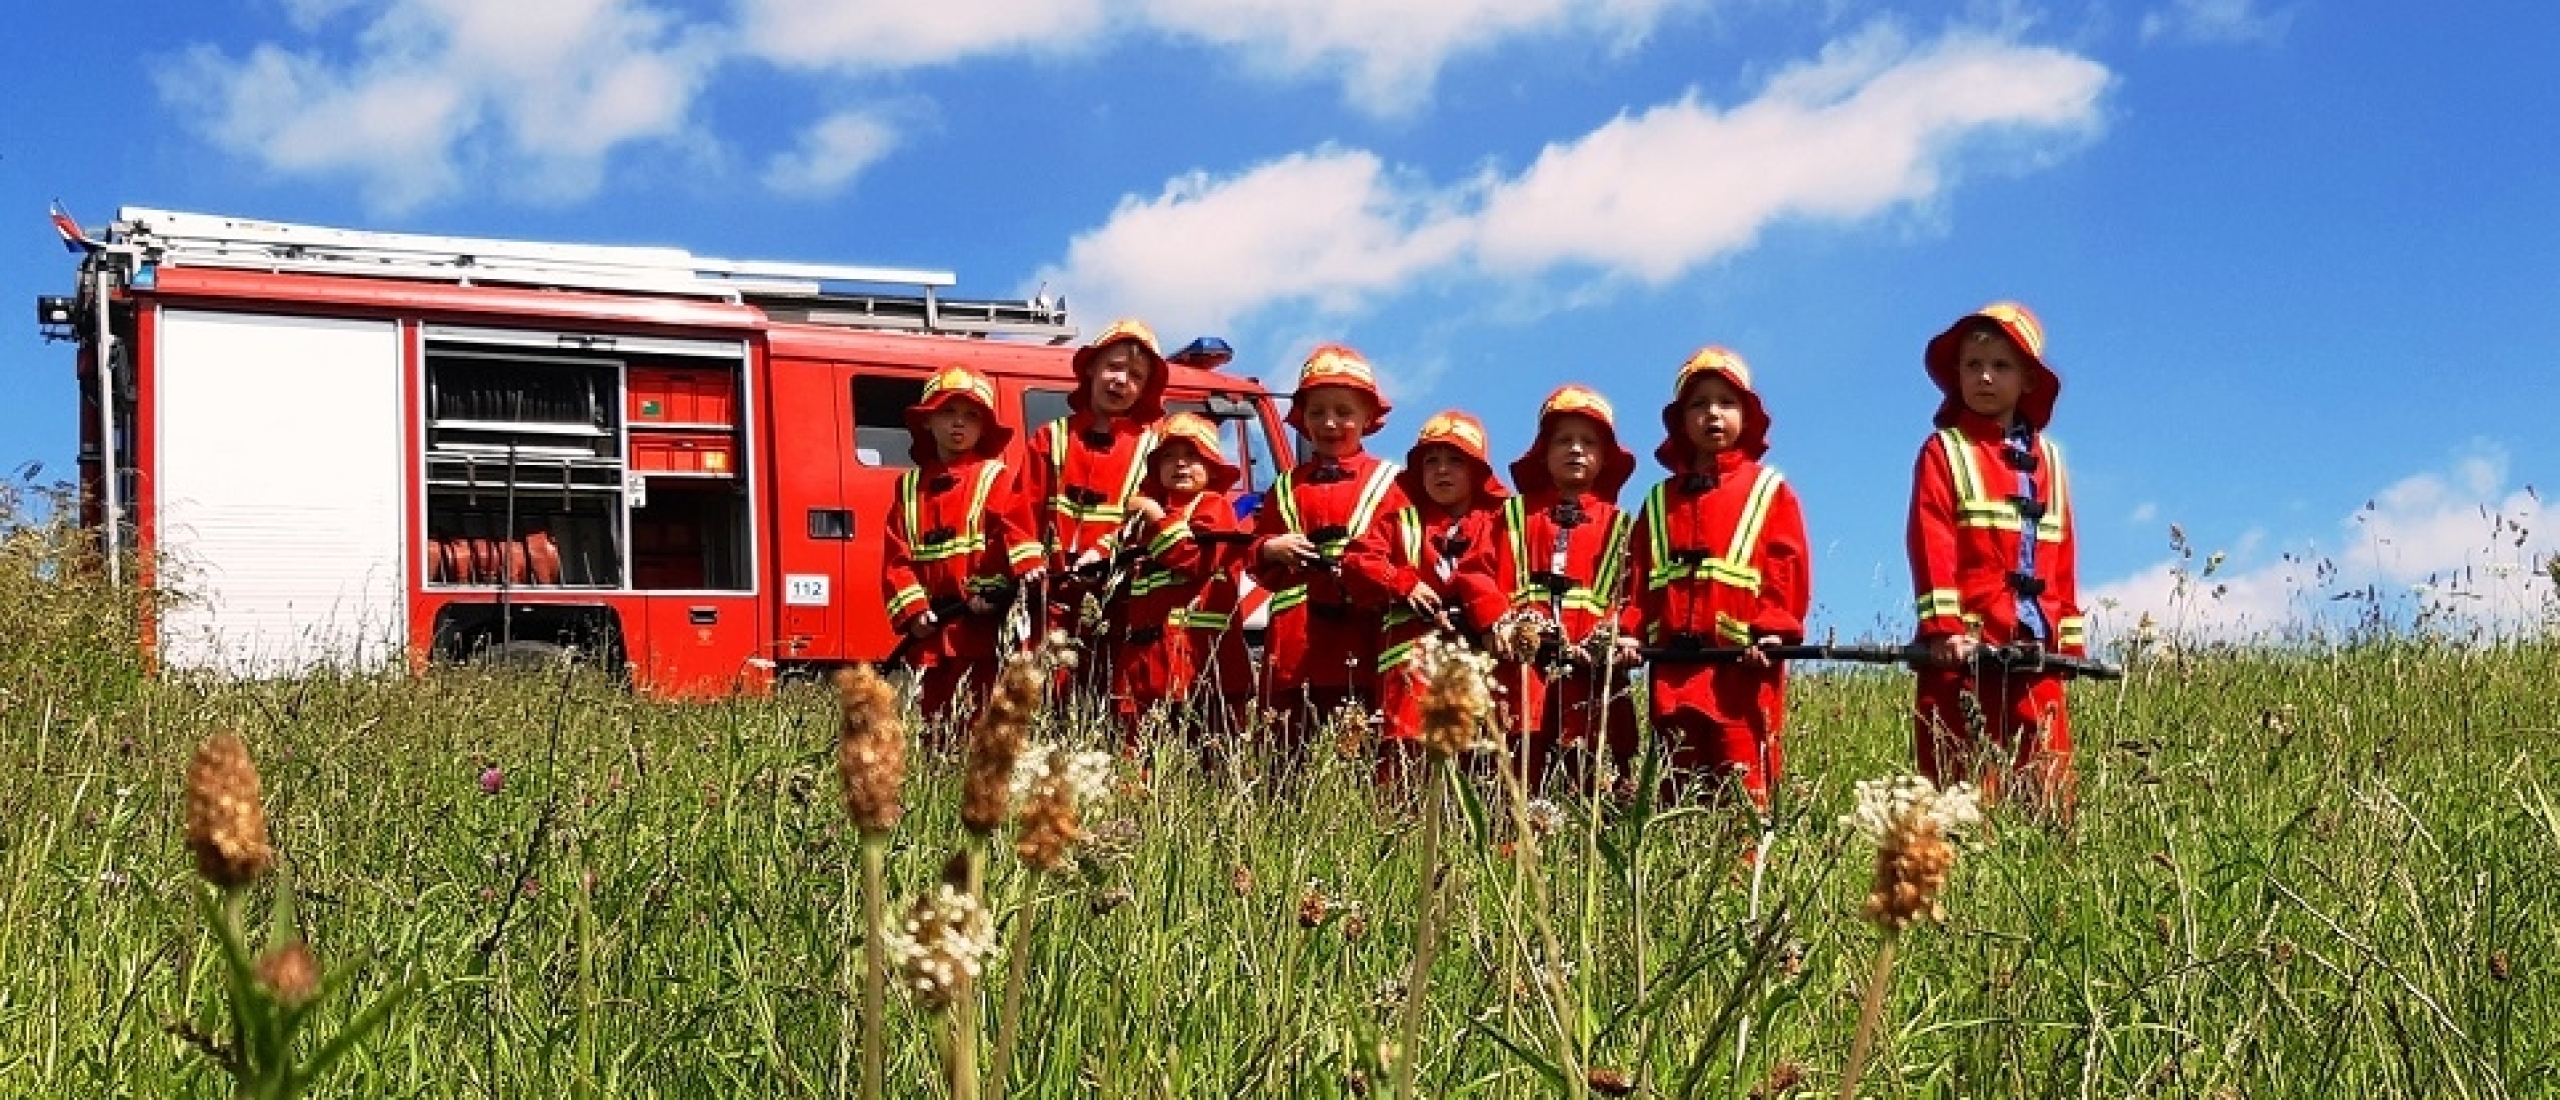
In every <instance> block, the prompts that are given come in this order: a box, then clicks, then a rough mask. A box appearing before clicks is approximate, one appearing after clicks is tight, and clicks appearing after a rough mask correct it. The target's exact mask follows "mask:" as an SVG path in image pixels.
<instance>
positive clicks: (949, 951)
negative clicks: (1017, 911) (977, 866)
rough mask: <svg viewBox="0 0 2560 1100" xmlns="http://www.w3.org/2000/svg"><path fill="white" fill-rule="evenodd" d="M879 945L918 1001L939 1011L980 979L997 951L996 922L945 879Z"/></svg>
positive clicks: (912, 908)
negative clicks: (985, 964)
mask: <svg viewBox="0 0 2560 1100" xmlns="http://www.w3.org/2000/svg"><path fill="white" fill-rule="evenodd" d="M880 944H881V947H882V948H883V949H884V950H885V951H886V953H887V954H888V956H889V965H891V966H893V967H896V968H897V971H898V975H899V977H900V979H901V980H903V981H904V982H905V983H906V986H907V991H908V992H909V993H910V994H912V995H914V997H915V999H916V1003H917V1004H920V1005H922V1006H924V1007H926V1008H931V1009H939V1008H943V1007H946V1006H948V1005H950V1004H951V1002H952V1000H953V999H954V998H956V997H958V996H959V994H960V990H961V989H962V988H964V987H965V986H966V985H967V984H968V983H970V982H974V981H976V980H977V979H978V974H979V970H980V967H981V965H982V963H983V961H984V960H985V959H986V957H987V955H988V953H989V952H992V951H994V950H995V946H996V929H995V922H994V921H992V920H990V919H988V917H987V910H986V907H984V906H982V905H979V904H978V899H976V898H974V897H971V896H969V895H968V894H965V893H962V892H961V891H959V890H957V889H954V888H952V887H951V886H950V885H949V884H947V883H946V884H943V885H940V886H936V887H934V890H933V892H932V893H930V894H926V895H924V896H922V897H919V898H917V899H916V901H915V904H914V905H913V906H910V907H909V908H908V910H907V920H906V924H905V925H904V926H903V927H900V928H893V929H890V930H889V931H888V932H887V934H885V935H883V936H882V937H881V939H880Z"/></svg>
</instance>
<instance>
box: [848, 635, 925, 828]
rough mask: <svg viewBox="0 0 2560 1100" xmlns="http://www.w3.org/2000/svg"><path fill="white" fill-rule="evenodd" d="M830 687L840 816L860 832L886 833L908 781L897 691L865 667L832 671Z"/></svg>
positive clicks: (898, 812) (893, 824) (900, 809)
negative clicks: (833, 695)
mask: <svg viewBox="0 0 2560 1100" xmlns="http://www.w3.org/2000/svg"><path fill="white" fill-rule="evenodd" d="M835 686H836V708H837V711H838V712H839V714H840V715H841V725H840V727H839V731H838V733H837V739H836V779H837V781H838V782H839V783H840V784H841V785H842V787H843V788H844V814H845V817H846V818H848V819H850V820H851V821H852V822H853V824H854V827H855V828H857V829H860V830H862V831H863V832H865V833H869V834H874V835H878V834H884V833H888V832H890V831H892V830H894V829H896V828H897V827H898V818H899V817H900V816H901V815H902V814H904V812H905V807H903V806H901V805H900V804H899V801H898V788H899V787H900V786H902V785H904V784H905V783H906V781H907V726H906V722H905V720H904V719H902V718H901V717H900V716H899V713H898V693H897V689H895V688H892V687H890V686H889V682H888V681H886V680H883V679H881V678H880V674H879V673H876V672H873V671H871V666H869V665H855V666H853V667H852V668H850V669H847V670H845V671H843V672H839V673H837V674H836V678H835Z"/></svg>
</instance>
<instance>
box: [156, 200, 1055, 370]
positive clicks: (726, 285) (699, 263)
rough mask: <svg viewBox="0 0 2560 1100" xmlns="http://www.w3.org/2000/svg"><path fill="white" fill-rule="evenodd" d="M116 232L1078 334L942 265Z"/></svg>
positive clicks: (218, 249) (194, 247) (287, 228)
mask: <svg viewBox="0 0 2560 1100" xmlns="http://www.w3.org/2000/svg"><path fill="white" fill-rule="evenodd" d="M113 237H114V238H115V239H116V240H117V243H120V244H122V245H124V246H126V248H127V249H129V250H130V251H131V252H132V253H133V254H135V255H137V256H138V257H140V262H141V263H143V264H148V265H165V266H176V267H227V268H243V269H248V270H254V271H276V272H302V273H308V274H326V275H363V276H370V277H375V278H393V279H422V280H433V281H439V282H457V283H498V284H506V285H515V286H539V287H556V288H561V289H572V290H594V291H604V292H611V293H629V294H675V295H685V296H692V297H704V298H716V299H723V300H728V301H734V302H742V303H745V304H748V305H753V306H755V307H757V308H759V309H761V310H763V311H764V312H765V314H766V316H769V317H772V318H774V319H775V320H781V321H802V322H808V323H814V324H828V325H841V326H844V327H848V328H866V329H899V330H906V331H913V332H934V333H957V334H965V335H972V336H1005V337H1014V338H1018V339H1029V340H1039V341H1044V342H1047V343H1053V344H1057V343H1066V342H1068V341H1070V340H1073V339H1075V335H1076V330H1075V328H1074V326H1072V325H1070V324H1069V323H1068V322H1067V311H1066V306H1065V304H1064V303H1063V302H1053V301H1050V300H1048V299H1046V298H1041V299H1036V300H1032V301H1018V300H1012V301H1007V300H959V299H944V298H942V297H940V296H939V294H938V293H937V292H938V291H939V290H941V289H942V288H944V287H948V286H950V285H952V283H953V282H955V281H956V279H955V277H954V276H953V275H952V274H951V273H950V272H947V271H924V270H910V269H904V268H890V267H866V266H855V265H841V264H812V263H794V262H789V261H779V260H722V259H714V258H711V257H706V256H696V255H694V254H693V253H690V252H687V251H685V250H683V249H680V248H652V247H645V246H634V245H578V244H549V243H543V242H538V241H508V240H497V239H492V238H481V237H439V236H429V235H425V234H415V233H379V232H370V231H366V230H356V229H332V228H328V227H325V226H311V225H293V224H288V223H284V222H267V221H256V220H252V219H247V218H233V217H226V216H223V215H219V214H186V213H178V212H174V211H168V210H153V209H148V208H142V207H131V206H128V207H125V208H124V209H123V210H122V211H120V212H119V215H118V217H117V220H116V225H115V229H114V231H113Z"/></svg>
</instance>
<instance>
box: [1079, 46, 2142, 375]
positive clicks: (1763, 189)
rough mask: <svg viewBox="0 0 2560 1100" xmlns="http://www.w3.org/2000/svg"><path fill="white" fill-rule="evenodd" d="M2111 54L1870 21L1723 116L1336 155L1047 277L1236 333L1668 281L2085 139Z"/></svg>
mask: <svg viewBox="0 0 2560 1100" xmlns="http://www.w3.org/2000/svg"><path fill="white" fill-rule="evenodd" d="M2108 83H2109V76H2108V73H2107V71H2106V69H2105V68H2103V67H2102V66H2100V65H2098V64H2097V63H2096V62H2093V61H2090V60H2088V59H2086V58H2082V57H2078V56H2075V55H2072V54H2068V53H2063V52H2060V51H2056V50H2051V49H2046V48H2040V47H2033V46H2024V45H2018V44H2015V43H2010V42H2005V41H2001V40H1998V39H1993V38H1987V37H1983V36H1981V35H1976V34H1969V33H1958V34H1951V35H1947V36H1945V37H1941V38H1939V39H1936V40H1934V41H1931V42H1928V43H1925V44H1918V45H1914V44H1912V43H1910V42H1908V41H1906V40H1904V39H1903V38H1902V37H1901V36H1899V35H1897V34H1895V33H1893V32H1891V31H1890V30H1884V29H1878V30H1871V31H1868V32H1865V33H1862V34H1859V35H1857V36H1855V37H1853V38H1851V39H1849V40H1847V41H1845V42H1843V43H1841V44H1839V45H1837V46H1835V47H1834V48H1833V49H1831V50H1828V51H1826V52H1825V53H1824V54H1823V55H1822V56H1821V57H1820V58H1818V59H1816V60H1814V61H1811V62H1808V63H1806V64H1803V65H1800V66H1797V67H1794V68H1791V69H1788V70H1786V71H1784V72H1781V73H1780V74H1779V75H1778V76H1777V77H1775V78H1774V79H1772V80H1771V81H1770V82H1769V83H1768V85H1767V87H1766V88H1764V89H1763V91H1762V92H1761V93H1760V95H1759V96H1758V97H1756V98H1754V99H1752V100H1750V101H1748V102H1745V103H1742V104H1740V105H1738V106H1735V107H1732V108H1730V109H1725V110H1719V109H1717V108H1715V107H1714V106H1712V105H1708V104H1705V103H1702V102H1700V101H1699V100H1698V99H1697V97H1696V96H1695V95H1691V96H1688V97H1684V98H1683V99H1681V100H1679V101H1677V102H1674V103H1670V104H1666V105H1663V106H1659V107H1655V108H1653V109H1651V110H1648V111H1645V112H1643V113H1641V114H1637V115H1633V116H1621V117H1619V118H1617V119H1615V120H1612V121H1610V122H1608V123H1606V124H1604V125H1602V126H1601V127H1600V128H1599V129H1597V130H1595V131H1593V132H1592V133H1590V134H1587V135H1584V136H1582V137H1580V138H1577V139H1575V140H1573V141H1569V142H1563V143H1559V144H1556V145H1553V146H1550V147H1548V148H1547V149H1546V150H1545V151H1544V152H1542V153H1541V154H1540V155H1539V156H1538V158H1537V160H1536V161H1535V162H1534V163H1533V164H1531V165H1530V166H1529V167H1528V168H1526V169H1525V170H1523V171H1522V172H1520V173H1519V174H1518V175H1515V176H1510V177H1503V176H1501V175H1500V174H1498V173H1491V172H1489V173H1486V174H1484V175H1482V176H1479V177H1477V178H1473V179H1467V180H1461V181H1456V182H1452V183H1447V184H1443V185H1437V186H1435V185H1433V184H1432V183H1431V182H1429V181H1427V180H1422V179H1417V178H1413V177H1411V176H1409V175H1402V174H1399V173H1396V172H1394V171H1391V170H1390V169H1389V168H1388V167H1387V166H1386V165H1385V164H1383V163H1382V162H1381V161H1380V160H1379V158H1378V157H1377V156H1376V155H1375V154H1372V153H1369V152H1366V151H1362V150H1350V149H1324V150H1319V151H1316V152H1313V153H1300V154H1294V155H1291V156H1288V157H1285V158H1282V159H1280V160H1277V161H1273V162H1270V163H1267V164H1264V165H1261V166H1258V167H1255V168H1252V169H1249V170H1247V171H1244V172H1242V173H1240V174H1237V175H1233V176H1226V177H1213V176H1209V175H1206V174H1198V173H1195V174H1193V175H1191V176H1187V177H1184V178H1182V179H1178V180H1175V181H1173V182H1172V183H1170V184H1168V185H1167V186H1166V187H1165V188H1164V190H1163V191H1162V192H1161V193H1159V194H1158V195H1156V196H1154V197H1152V198H1143V197H1131V198H1127V199H1124V200H1123V201H1122V202H1121V203H1120V205H1119V208H1118V209H1116V210H1115V211H1113V213H1112V216H1111V217H1110V219H1109V220H1108V221H1106V222H1105V223H1104V224H1103V225H1101V226H1099V227H1097V228H1095V229H1094V230H1092V231H1090V232H1087V233H1085V234H1082V235H1080V236H1078V237H1077V238H1075V240H1074V241H1073V243H1072V244H1071V245H1070V246H1069V248H1068V251H1067V254H1066V256H1065V257H1064V259H1063V260H1062V261H1061V263H1060V264H1058V265H1057V266H1056V267H1054V268H1052V269H1050V270H1048V271H1044V272H1043V273H1042V274H1041V276H1040V279H1041V280H1042V281H1045V282H1047V283H1048V284H1049V285H1051V286H1056V287H1062V288H1064V289H1065V290H1066V291H1067V292H1068V293H1069V294H1070V295H1071V296H1073V297H1074V298H1076V299H1077V300H1078V301H1083V302H1091V301H1093V300H1095V299H1100V302H1101V304H1102V305H1103V306H1104V307H1106V308H1105V309H1104V312H1106V313H1112V314H1126V313H1135V314H1139V315H1143V316H1147V317H1150V318H1159V319H1161V321H1162V323H1164V324H1168V325H1171V326H1172V327H1175V328H1183V327H1189V326H1193V325H1197V326H1201V327H1203V328H1206V329H1225V328H1228V327H1230V326H1231V324H1232V322H1233V321H1234V320H1235V319H1237V318H1239V317H1243V316H1246V315H1250V314H1252V313H1254V312H1255V311H1257V310H1261V309H1264V308H1266V307H1270V306H1274V305H1288V304H1296V305H1304V306H1309V307H1312V308H1315V309H1318V310H1322V311H1326V312H1330V313H1334V314H1343V315H1347V314H1351V313H1356V312H1359V311H1360V310H1361V309H1362V308H1363V307H1364V306H1365V305H1367V304H1368V303H1369V302H1370V301H1372V300H1373V299H1375V298H1376V297H1378V296H1380V295H1384V294H1393V293H1400V292H1403V291H1405V290H1407V289H1410V288H1411V287H1412V286H1413V285H1414V284H1416V283H1418V282H1422V281H1426V280H1432V279H1451V278H1458V277H1465V276H1499V277H1508V278H1517V277H1522V276H1535V275H1538V274H1541V273H1544V272H1547V271H1550V270H1552V269H1556V268H1559V267H1564V266H1567V265H1575V266H1586V267H1592V268H1598V269H1600V270H1601V271H1603V272H1605V273H1607V274H1609V275H1613V276H1623V277H1630V278H1637V279H1643V280H1647V281H1656V282H1658V281H1662V280H1666V279H1670V278H1673V277H1676V276H1678V275H1680V274H1683V273H1685V272H1688V271H1691V270H1695V269H1696V268H1698V267H1700V266H1703V265H1705V264H1708V263H1712V262H1714V261H1716V260H1717V259H1720V258H1722V257H1724V256H1727V255H1729V254H1731V253H1733V252H1735V251H1737V250H1739V249H1742V248H1744V247H1747V246H1748V245H1749V244H1750V243H1751V242H1752V241H1753V240H1754V239H1755V238H1756V237H1757V236H1758V234H1759V233H1760V232H1761V231H1762V230H1763V229H1764V228H1766V227H1767V226H1769V225H1771V224H1773V223H1775V222H1778V221H1780V220H1784V219H1788V218H1819V219H1828V220H1837V221H1854V220H1857V219H1861V218H1866V217H1872V216H1875V215H1878V214H1881V213H1884V212H1886V211H1889V210H1892V209H1894V208H1896V207H1899V206H1905V205H1909V204H1913V203H1919V202H1925V201H1927V200H1929V199H1931V198H1934V197H1936V196H1937V195H1939V194H1940V193H1941V192H1942V191H1943V189H1944V188H1945V186H1946V182H1947V180H1948V178H1949V177H1950V175H1951V174H1952V173H1953V172H1954V171H1955V169H1956V168H1957V167H1958V165H1959V163H1960V162H1961V160H1962V159H1963V158H1962V157H1961V154H1962V153H1963V152H1964V151H1965V150H1966V149H1967V148H1969V147H1970V145H1971V144H1972V143H1973V142H1974V141H1975V140H1976V139H1980V138H1984V137H1989V136H1995V135H1997V136H2009V137H2017V138H2023V139H2026V140H2028V141H2032V142H2041V143H2043V144H2044V145H2046V146H2073V145H2076V144H2077V143H2078V142H2079V141H2080V140H2082V139H2083V138H2084V137H2085V136H2086V135H2087V134H2089V133H2091V132H2093V131H2094V130H2095V128H2096V127H2097V125H2098V104H2099V99H2100V97H2101V96H2102V94H2103V93H2104V91H2105V89H2106V87H2107V85H2108Z"/></svg>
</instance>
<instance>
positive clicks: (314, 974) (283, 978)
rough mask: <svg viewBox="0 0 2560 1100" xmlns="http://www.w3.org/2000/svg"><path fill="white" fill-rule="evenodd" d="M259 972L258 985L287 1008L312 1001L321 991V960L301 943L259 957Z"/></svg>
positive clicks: (290, 944)
mask: <svg viewBox="0 0 2560 1100" xmlns="http://www.w3.org/2000/svg"><path fill="white" fill-rule="evenodd" d="M257 971H258V984H259V985H261V986H264V987H266V990H267V993H268V994H269V995H271V996H273V997H274V998H275V999H276V1003H278V1004H281V1005H284V1006H285V1007H287V1008H293V1007H297V1006H299V1005H301V1004H303V1003H304V1002H306V1001H309V1000H310V999H311V996H312V994H314V993H317V992H319V991H320V960H319V958H318V957H316V956H314V955H313V954H312V953H311V947H310V945H309V944H306V943H303V942H302V941H301V940H295V941H293V942H291V943H288V944H285V945H284V946H282V947H278V948H276V949H274V950H272V951H269V952H267V953H266V954H264V955H261V956H259V957H258V966H257Z"/></svg>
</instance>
